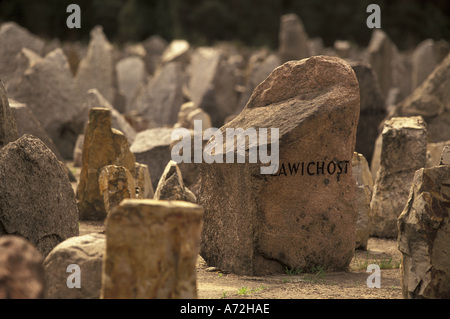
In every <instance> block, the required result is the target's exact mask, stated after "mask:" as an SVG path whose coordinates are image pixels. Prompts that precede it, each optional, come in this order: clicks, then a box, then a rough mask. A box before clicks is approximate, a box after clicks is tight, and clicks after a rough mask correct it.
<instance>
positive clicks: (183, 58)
mask: <svg viewBox="0 0 450 319" xmlns="http://www.w3.org/2000/svg"><path fill="white" fill-rule="evenodd" d="M190 48H191V46H190V44H189V42H187V41H186V40H180V39H175V40H173V41H172V42H170V44H169V45H168V46H167V47H166V48H165V50H164V52H163V53H162V55H161V63H162V64H167V63H171V62H181V63H186V62H187V61H188V59H189V52H190Z"/></svg>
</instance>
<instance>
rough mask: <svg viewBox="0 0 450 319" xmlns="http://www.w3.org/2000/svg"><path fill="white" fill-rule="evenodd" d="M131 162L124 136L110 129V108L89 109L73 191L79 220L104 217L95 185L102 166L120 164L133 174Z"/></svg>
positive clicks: (101, 203)
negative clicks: (80, 163) (77, 177)
mask: <svg viewBox="0 0 450 319" xmlns="http://www.w3.org/2000/svg"><path fill="white" fill-rule="evenodd" d="M135 162H136V159H135V157H134V155H133V153H131V151H130V149H129V144H128V140H127V138H126V137H125V135H123V134H122V132H120V131H118V130H116V129H112V128H111V111H110V110H109V109H106V108H92V109H90V110H89V122H88V124H87V127H86V132H85V134H84V144H83V164H82V167H81V174H80V183H79V185H78V190H77V196H78V199H79V201H78V209H79V212H80V219H86V220H102V219H104V218H105V217H106V210H105V204H104V201H103V196H102V195H101V194H100V189H99V184H98V178H99V174H100V170H101V169H102V168H103V166H106V165H117V166H123V167H125V168H126V169H128V170H129V171H130V173H131V174H134V165H135V164H134V163H135Z"/></svg>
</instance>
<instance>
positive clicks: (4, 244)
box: [0, 235, 45, 299]
mask: <svg viewBox="0 0 450 319" xmlns="http://www.w3.org/2000/svg"><path fill="white" fill-rule="evenodd" d="M43 259H44V258H43V256H42V254H41V253H40V252H39V251H38V250H37V249H36V247H34V246H33V245H32V244H31V243H30V242H29V241H27V240H26V239H24V238H22V237H19V236H13V235H8V236H2V237H0V283H1V284H0V299H42V298H43V297H44V287H45V280H44V268H43V267H42V260H43Z"/></svg>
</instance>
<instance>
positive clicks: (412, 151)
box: [370, 116, 427, 238]
mask: <svg viewBox="0 0 450 319" xmlns="http://www.w3.org/2000/svg"><path fill="white" fill-rule="evenodd" d="M426 148H427V129H426V124H425V122H424V120H423V118H422V117H420V116H415V117H409V118H408V117H406V118H397V117H396V118H392V119H391V120H389V121H387V122H386V123H385V126H384V129H383V132H382V146H381V157H380V169H379V171H378V174H377V178H376V180H375V185H374V190H373V196H372V202H371V203H370V208H371V210H370V213H371V215H370V234H371V236H375V237H383V238H395V237H397V218H398V216H399V215H400V214H401V212H402V210H403V208H404V207H405V205H406V202H407V200H408V195H409V190H410V188H411V182H412V180H413V178H414V173H415V172H416V170H418V169H420V168H423V167H425V166H426V163H427V157H426V154H427V153H426V152H427V149H426Z"/></svg>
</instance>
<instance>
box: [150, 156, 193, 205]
mask: <svg viewBox="0 0 450 319" xmlns="http://www.w3.org/2000/svg"><path fill="white" fill-rule="evenodd" d="M153 199H157V200H180V201H187V202H191V203H195V202H196V201H197V198H196V197H195V195H194V194H193V193H192V192H191V191H190V190H189V189H188V188H187V187H186V186H185V185H184V182H183V176H182V175H181V171H180V169H179V168H178V165H177V163H175V162H174V161H170V162H169V163H168V164H167V166H166V169H165V170H164V172H163V174H162V176H161V179H160V180H159V183H158V187H157V188H156V191H155V196H154V197H153Z"/></svg>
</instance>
